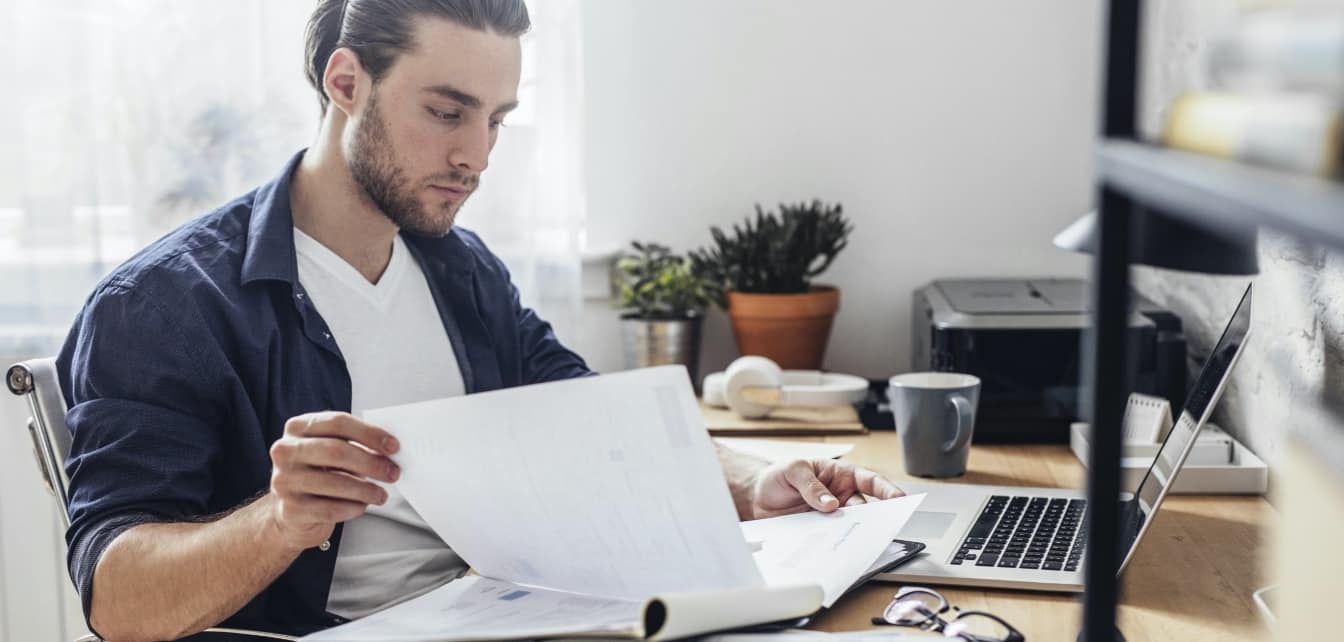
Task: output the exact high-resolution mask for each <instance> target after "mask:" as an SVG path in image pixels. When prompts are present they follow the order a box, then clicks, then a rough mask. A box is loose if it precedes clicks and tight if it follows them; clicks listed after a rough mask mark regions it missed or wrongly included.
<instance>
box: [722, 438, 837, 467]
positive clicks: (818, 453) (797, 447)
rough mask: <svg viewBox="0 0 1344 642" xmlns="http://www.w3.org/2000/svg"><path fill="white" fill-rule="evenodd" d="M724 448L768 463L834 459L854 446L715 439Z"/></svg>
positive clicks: (811, 442) (766, 440) (805, 442)
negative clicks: (791, 460)
mask: <svg viewBox="0 0 1344 642" xmlns="http://www.w3.org/2000/svg"><path fill="white" fill-rule="evenodd" d="M714 441H717V442H719V443H720V444H721V445H723V447H724V448H729V449H732V450H736V451H737V452H740V453H745V454H747V455H751V456H752V457H757V458H759V459H764V460H766V461H768V462H770V463H774V462H777V461H788V460H790V459H835V458H836V457H843V456H845V455H847V454H849V451H851V450H854V444H828V443H822V442H815V441H784V440H780V439H749V438H746V437H715V438H714Z"/></svg>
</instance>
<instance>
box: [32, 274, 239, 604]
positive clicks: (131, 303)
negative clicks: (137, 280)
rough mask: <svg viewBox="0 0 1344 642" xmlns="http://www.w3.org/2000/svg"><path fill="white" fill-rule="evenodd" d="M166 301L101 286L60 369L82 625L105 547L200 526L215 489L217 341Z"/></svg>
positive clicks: (72, 556) (72, 559) (70, 536)
mask: <svg viewBox="0 0 1344 642" xmlns="http://www.w3.org/2000/svg"><path fill="white" fill-rule="evenodd" d="M163 300H164V298H163V297H158V296H154V297H151V296H147V295H145V294H142V293H141V292H140V290H139V289H137V288H135V287H132V286H130V285H129V284H118V283H115V282H114V283H109V284H104V285H103V286H102V287H101V288H100V289H98V290H97V291H95V293H94V294H93V296H91V297H90V299H89V301H88V303H87V305H86V306H85V308H84V310H83V311H82V312H81V313H80V316H79V318H77V319H76V321H75V325H74V328H73V329H72V330H71V333H70V336H69V337H68V338H67V340H66V343H65V346H64V348H63V349H62V350H61V354H60V356H59V357H58V360H57V366H58V370H59V372H60V376H61V383H62V388H63V389H64V392H65V396H66V403H67V404H69V406H70V411H69V413H68V414H67V415H66V423H67V424H68V426H69V428H70V431H71V447H70V455H69V457H68V458H67V459H66V462H65V468H66V472H67V473H68V474H69V476H70V488H69V491H70V497H69V509H70V529H69V530H68V531H67V533H66V540H67V543H68V544H69V553H68V563H69V567H70V576H71V579H73V580H74V583H75V587H76V589H77V590H78V591H79V595H80V600H81V602H82V603H83V606H84V613H85V615H86V616H87V615H88V613H89V608H90V605H91V603H92V596H93V574H94V569H95V568H96V567H97V564H98V560H99V558H100V557H101V556H102V554H103V551H104V550H106V549H107V547H108V545H109V544H111V542H112V541H113V540H114V539H116V537H117V536H118V535H120V534H121V533H123V532H124V531H126V530H127V529H129V528H131V527H133V526H136V525H139V524H143V523H146V522H164V521H183V520H188V519H193V518H199V517H202V516H204V515H205V514H206V513H207V512H208V502H209V499H210V496H211V493H212V491H213V488H214V483H213V479H212V475H211V463H212V461H214V460H215V459H216V458H217V456H218V454H219V450H220V447H221V445H220V444H221V437H220V430H219V426H220V424H221V417H222V413H223V408H222V405H221V404H220V402H219V394H220V393H219V386H220V384H219V382H218V380H217V379H218V376H219V373H220V370H221V367H222V366H223V364H222V363H221V359H220V357H219V351H218V345H217V343H218V342H217V341H216V340H214V339H213V338H212V337H210V336H208V335H209V333H208V331H207V330H206V329H205V326H203V325H202V324H199V323H187V322H186V319H184V318H183V317H184V316H187V315H190V314H192V311H190V310H189V309H187V308H183V309H169V308H168V307H167V306H166V305H165V304H164V303H163V302H162V301H163ZM198 335H199V336H198Z"/></svg>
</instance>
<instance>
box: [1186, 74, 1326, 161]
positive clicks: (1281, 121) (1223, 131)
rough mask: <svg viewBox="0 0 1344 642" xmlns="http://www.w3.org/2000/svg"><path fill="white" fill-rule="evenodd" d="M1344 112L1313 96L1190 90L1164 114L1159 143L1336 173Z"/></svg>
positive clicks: (1323, 99) (1209, 153)
mask: <svg viewBox="0 0 1344 642" xmlns="http://www.w3.org/2000/svg"><path fill="white" fill-rule="evenodd" d="M1342 136H1344V111H1341V109H1340V107H1339V105H1337V104H1336V103H1334V102H1333V101H1331V100H1329V99H1327V98H1325V97H1324V96H1318V95H1313V94H1305V93H1302V94H1232V93H1191V94H1186V95H1184V96H1181V97H1180V98H1177V99H1176V102H1175V103H1173V104H1172V105H1171V108H1170V110H1169V112H1168V114H1167V118H1166V122H1165V124H1164V127H1163V131H1162V143H1163V144H1165V145H1167V146H1169V147H1174V148H1176V149H1182V150H1186V151H1190V152H1195V153H1199V154H1205V155H1208V156H1215V157H1218V158H1226V159H1233V160H1240V161H1244V162H1247V163H1254V164H1257V165H1264V166H1266V167H1274V168H1277V169H1282V170H1287V171H1292V172H1298V173H1304V174H1314V175H1317V176H1326V177H1337V176H1339V174H1340V165H1341V155H1342V154H1344V148H1342V147H1341V137H1342Z"/></svg>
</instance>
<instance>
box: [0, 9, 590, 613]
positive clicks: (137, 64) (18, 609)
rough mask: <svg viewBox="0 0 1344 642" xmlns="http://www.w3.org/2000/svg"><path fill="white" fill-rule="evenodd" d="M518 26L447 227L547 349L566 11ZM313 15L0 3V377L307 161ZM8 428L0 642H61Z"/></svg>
mask: <svg viewBox="0 0 1344 642" xmlns="http://www.w3.org/2000/svg"><path fill="white" fill-rule="evenodd" d="M529 6H530V8H531V10H532V16H533V24H534V26H533V32H532V33H531V34H529V35H528V36H526V37H525V38H524V55H525V58H524V70H523V75H524V80H523V84H522V87H521V88H520V99H521V101H522V107H521V108H520V110H519V112H518V113H517V114H514V116H513V117H512V118H510V120H509V122H508V126H507V127H506V128H505V129H504V131H503V133H502V135H501V137H500V142H499V144H498V147H497V148H496V151H495V154H494V156H493V157H492V159H491V161H492V162H491V168H490V169H489V170H488V171H487V173H486V175H485V176H484V180H483V187H482V189H481V192H480V193H479V194H477V195H476V196H475V197H473V198H472V200H471V202H470V203H468V205H467V206H466V208H465V209H464V210H463V213H462V216H461V219H460V220H461V221H462V222H463V224H464V225H466V226H468V227H471V228H472V229H475V230H477V231H478V232H480V233H481V234H482V236H483V237H484V238H485V239H486V241H487V243H489V244H490V245H491V246H492V247H493V248H494V249H495V250H496V251H497V252H498V253H499V254H500V255H501V256H502V257H503V258H504V259H505V261H506V262H507V263H508V264H509V267H510V268H511V269H512V271H513V276H514V280H515V282H516V283H517V284H518V285H519V287H520V288H521V289H522V291H523V295H524V301H525V302H526V303H528V304H530V305H533V306H534V307H536V308H537V309H538V310H539V312H541V313H542V314H543V316H546V317H547V318H549V319H551V320H552V321H553V322H554V323H555V324H556V326H557V328H558V329H560V330H561V332H562V334H565V333H573V332H576V331H577V328H576V326H577V323H578V320H579V307H580V291H579V267H580V257H579V246H580V240H581V234H582V225H583V219H584V216H583V213H584V201H583V171H582V159H583V154H582V145H581V140H582V137H583V130H582V120H581V114H582V103H581V102H580V93H581V90H582V78H581V75H580V71H581V67H582V65H581V58H580V44H579V31H578V30H579V24H580V21H579V13H578V12H579V6H578V1H577V0H542V1H537V0H533V1H531V2H529ZM312 8H313V2H312V1H311V0H230V1H229V2H218V1H216V0H55V1H53V0H0V60H3V61H4V62H3V63H0V86H3V87H6V88H7V94H8V99H7V100H3V101H0V361H3V363H0V367H3V366H7V365H8V364H9V363H11V362H13V361H16V360H19V359H23V358H29V357H33V356H42V355H49V354H54V353H55V351H56V350H57V349H58V348H59V345H60V341H61V340H62V339H63V337H64V334H65V332H66V330H67V329H68V328H69V325H70V322H71V320H72V319H73V316H74V314H75V313H76V311H77V310H78V309H79V307H80V305H81V304H82V303H83V301H84V299H85V297H86V296H87V295H88V293H89V291H90V289H91V288H92V286H93V284H94V283H95V282H96V281H97V280H98V279H99V278H100V277H102V276H103V275H104V274H106V273H107V271H108V270H110V269H111V268H113V267H115V266H116V265H117V264H118V263H120V262H121V261H123V260H124V259H126V258H127V257H129V256H130V255H131V254H132V253H134V252H135V251H136V250H138V249H139V248H141V247H143V246H144V245H146V244H147V243H149V242H150V241H152V240H153V239H155V238H157V237H158V236H160V235H162V234H163V233H165V232H166V231H168V230H169V229H171V228H172V227H174V226H176V225H178V224H180V223H181V222H183V221H185V220H187V219H189V218H191V217H193V216H196V215H199V214H201V213H204V212H206V211H208V210H209V209H212V208H213V207H215V206H217V205H220V204H223V203H224V202H226V201H227V200H229V199H231V198H232V197H234V196H236V195H239V194H242V193H245V192H246V191H248V190H250V189H252V188H253V187H255V186H256V185H258V184H260V183H261V182H264V181H266V180H268V179H269V178H271V177H272V176H273V175H274V174H275V172H277V171H278V170H279V169H280V168H281V166H282V165H283V163H284V162H285V160H286V159H287V158H288V157H289V156H290V155H291V154H293V153H294V152H295V151H297V150H298V149H300V148H302V147H304V146H306V145H308V144H309V143H310V142H311V140H312V138H313V136H314V134H315V133H316V129H317V119H318V108H317V100H316V97H315V95H314V94H313V90H312V89H311V88H310V87H309V86H308V84H307V81H306V80H305V79H304V76H303V68H304V54H303V30H304V25H305V23H306V20H307V18H308V15H309V13H310V12H311V10H312ZM23 416H24V409H23V408H22V407H21V405H20V404H19V402H18V400H16V399H15V398H13V397H11V396H9V395H8V394H3V395H0V422H3V425H0V507H3V508H2V510H0V640H52V639H71V638H73V637H74V633H75V632H76V630H77V629H78V627H79V626H80V622H81V618H80V616H79V613H78V606H77V605H72V603H71V602H70V601H69V589H68V586H69V581H68V579H66V578H65V577H64V570H63V569H64V560H63V554H64V553H63V547H62V545H61V542H60V539H59V530H58V529H57V528H55V527H54V526H53V525H52V523H53V521H54V514H53V512H52V511H51V509H50V506H51V501H50V500H49V499H48V498H46V497H45V496H42V495H40V493H41V492H42V491H41V490H40V487H39V484H38V482H37V476H36V470H35V468H34V467H33V465H32V464H31V462H28V461H26V460H27V459H28V458H29V457H28V454H29V446H28V444H27V436H26V435H25V434H24V433H23V426H22V418H23ZM60 593H65V594H66V595H65V597H64V598H61V597H60V595H59V594H60Z"/></svg>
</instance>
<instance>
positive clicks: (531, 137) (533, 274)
mask: <svg viewBox="0 0 1344 642" xmlns="http://www.w3.org/2000/svg"><path fill="white" fill-rule="evenodd" d="M528 7H529V10H530V13H531V17H532V31H531V32H530V33H529V34H527V35H525V36H524V37H523V39H522V42H523V78H522V82H521V83H520V86H519V89H518V99H519V103H520V104H519V107H518V109H517V110H516V111H515V112H514V113H513V114H511V115H510V116H509V117H508V118H506V119H505V123H506V124H505V127H504V129H503V131H502V133H501V134H500V137H499V142H498V143H497V144H496V146H495V151H494V153H493V154H492V155H491V157H490V168H489V169H488V170H486V172H485V174H484V175H482V177H481V187H480V190H479V191H478V192H477V193H476V194H475V195H474V196H472V198H471V201H469V202H468V204H467V205H466V206H465V207H464V208H463V210H462V214H461V216H460V217H459V221H460V222H461V223H462V224H463V225H464V226H466V227H469V228H471V229H472V230H475V231H476V232H479V233H480V234H481V237H482V238H483V239H484V240H485V242H486V243H487V244H488V245H490V248H491V249H492V250H493V251H494V252H495V253H497V254H499V255H500V257H501V258H502V259H503V260H504V262H505V263H506V264H507V265H508V266H509V269H510V271H512V273H513V280H514V283H516V284H517V285H518V288H519V289H520V290H521V291H522V295H523V302H524V303H525V304H527V305H531V306H532V307H534V308H536V309H537V311H538V313H540V314H541V315H542V316H543V317H544V318H546V319H547V320H548V321H550V322H551V324H552V325H553V326H554V327H555V329H556V332H557V334H559V335H560V337H561V339H562V340H564V339H569V340H571V341H572V340H573V339H574V338H576V337H577V335H578V333H579V330H580V328H579V325H580V322H581V321H580V316H581V312H582V310H581V306H582V302H583V301H582V293H581V288H580V277H581V274H580V268H581V263H582V258H581V255H580V252H581V248H582V241H583V226H584V219H585V212H586V203H585V201H584V192H585V188H584V172H583V140H584V123H583V106H584V105H583V59H582V55H583V54H582V33H581V26H580V24H581V14H580V11H581V7H580V1H579V0H534V1H532V2H529V3H528Z"/></svg>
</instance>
